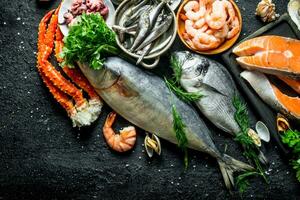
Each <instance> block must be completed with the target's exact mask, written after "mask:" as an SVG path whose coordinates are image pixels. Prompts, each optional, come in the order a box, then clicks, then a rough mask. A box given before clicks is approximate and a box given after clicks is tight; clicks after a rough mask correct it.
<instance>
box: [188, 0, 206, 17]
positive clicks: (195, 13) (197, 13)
mask: <svg viewBox="0 0 300 200" xmlns="http://www.w3.org/2000/svg"><path fill="white" fill-rule="evenodd" d="M190 2H191V1H190ZM197 4H198V10H194V9H190V10H186V13H185V15H186V16H187V18H189V19H190V20H193V21H197V20H199V19H200V18H201V17H204V16H205V13H206V2H205V0H199V3H198V2H197Z"/></svg>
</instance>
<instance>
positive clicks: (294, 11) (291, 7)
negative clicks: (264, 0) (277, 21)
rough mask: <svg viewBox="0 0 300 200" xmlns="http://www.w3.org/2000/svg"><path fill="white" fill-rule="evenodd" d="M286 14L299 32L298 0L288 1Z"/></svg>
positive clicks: (299, 1) (299, 13) (299, 12)
mask: <svg viewBox="0 0 300 200" xmlns="http://www.w3.org/2000/svg"><path fill="white" fill-rule="evenodd" d="M288 13H289V15H290V16H291V19H292V20H293V22H294V23H295V24H296V25H297V26H298V29H299V30H300V0H290V2H289V3H288Z"/></svg>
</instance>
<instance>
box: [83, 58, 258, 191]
mask: <svg viewBox="0 0 300 200" xmlns="http://www.w3.org/2000/svg"><path fill="white" fill-rule="evenodd" d="M79 67H80V69H81V70H82V72H83V73H84V75H85V76H86V77H87V78H88V80H89V82H90V83H91V84H92V85H93V87H94V88H95V90H96V91H97V93H98V94H99V95H100V96H101V98H102V99H103V100H104V101H105V102H106V103H107V104H108V105H109V106H110V107H111V108H112V109H113V110H115V111H116V112H117V113H118V114H120V115H121V116H122V117H124V118H125V119H127V120H128V121H130V122H131V123H133V124H135V125H136V126H138V127H140V128H142V129H144V130H145V131H147V132H150V133H155V134H157V135H158V136H159V137H161V138H163V139H166V140H168V141H170V142H172V143H174V144H177V139H176V133H175V131H174V129H173V116H172V110H171V109H172V105H175V106H176V108H177V110H178V112H179V113H180V115H181V118H182V120H183V122H184V123H185V125H186V127H185V132H186V137H187V139H188V147H189V148H192V149H195V150H198V151H202V152H205V153H208V154H209V155H211V156H213V157H214V158H216V159H217V162H218V164H219V166H220V169H221V172H222V175H223V178H224V181H225V185H226V186H227V188H231V187H232V186H233V185H234V179H233V172H235V171H243V170H253V168H252V167H251V166H249V165H247V164H245V163H243V162H241V161H238V160H235V159H233V158H232V157H230V156H228V155H226V154H221V153H220V152H219V150H218V149H217V148H216V146H215V144H214V142H213V140H212V138H211V133H210V130H209V129H208V127H207V126H206V125H205V123H204V122H203V120H202V119H201V118H200V117H199V115H198V114H197V112H196V111H195V109H193V107H192V106H190V105H189V104H186V103H184V102H183V101H181V100H180V99H178V98H177V97H176V96H175V95H174V94H173V93H172V92H170V90H169V89H168V87H167V86H166V84H165V82H164V81H163V79H161V78H160V77H157V76H155V75H152V74H150V73H146V72H144V71H142V70H141V69H139V68H138V67H136V66H134V65H132V64H130V63H128V62H126V61H124V60H122V59H120V58H118V57H110V58H107V59H106V61H105V62H104V67H103V68H102V69H100V70H93V69H91V68H90V67H88V66H87V65H84V64H80V63H79Z"/></svg>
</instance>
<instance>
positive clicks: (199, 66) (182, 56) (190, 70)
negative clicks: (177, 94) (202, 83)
mask: <svg viewBox="0 0 300 200" xmlns="http://www.w3.org/2000/svg"><path fill="white" fill-rule="evenodd" d="M172 59H173V61H175V63H177V65H176V66H172V67H173V70H175V69H174V67H180V70H181V79H195V78H197V79H203V78H204V76H205V75H206V73H207V71H208V67H209V61H208V60H207V59H206V58H205V57H202V56H199V55H195V54H192V53H191V52H189V51H179V52H175V53H173V55H172Z"/></svg>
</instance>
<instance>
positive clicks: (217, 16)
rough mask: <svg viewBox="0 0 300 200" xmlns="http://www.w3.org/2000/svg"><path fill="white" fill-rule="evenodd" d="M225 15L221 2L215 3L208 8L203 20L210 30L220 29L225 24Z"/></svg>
mask: <svg viewBox="0 0 300 200" xmlns="http://www.w3.org/2000/svg"><path fill="white" fill-rule="evenodd" d="M226 19H227V14H226V10H225V6H224V4H223V3H222V1H215V2H214V3H213V4H212V7H211V6H209V7H208V11H207V12H206V15H205V20H206V23H207V24H208V26H209V27H210V28H212V29H220V28H222V27H223V26H224V24H225V23H226Z"/></svg>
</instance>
